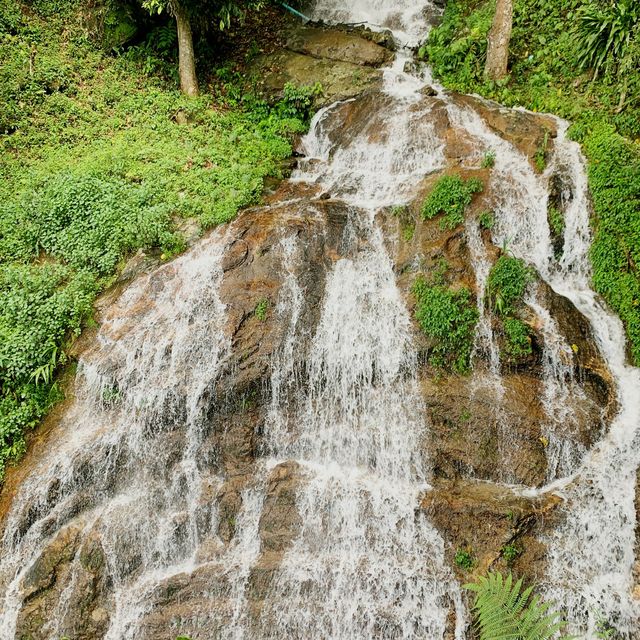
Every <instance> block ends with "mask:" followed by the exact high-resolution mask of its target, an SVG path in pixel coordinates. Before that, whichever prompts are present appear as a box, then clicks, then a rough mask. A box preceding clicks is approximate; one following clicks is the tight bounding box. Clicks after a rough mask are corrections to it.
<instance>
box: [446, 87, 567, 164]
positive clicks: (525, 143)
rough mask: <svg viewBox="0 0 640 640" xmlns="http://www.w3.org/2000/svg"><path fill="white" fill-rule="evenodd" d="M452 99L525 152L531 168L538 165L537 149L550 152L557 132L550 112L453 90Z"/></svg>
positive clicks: (546, 152)
mask: <svg viewBox="0 0 640 640" xmlns="http://www.w3.org/2000/svg"><path fill="white" fill-rule="evenodd" d="M454 100H455V101H456V102H457V103H458V104H462V105H468V106H469V107H471V108H472V109H474V110H475V111H477V112H478V113H479V114H480V115H481V116H482V119H483V120H484V121H485V122H486V124H487V125H488V126H489V127H490V128H491V129H493V130H494V131H495V132H496V133H498V134H499V135H501V136H502V137H503V138H505V139H506V140H509V142H511V143H512V144H514V145H515V146H516V147H517V148H518V149H519V150H520V151H521V152H522V153H523V154H524V155H525V156H527V157H528V158H529V160H530V162H531V164H532V166H534V168H537V167H536V164H535V162H534V158H535V156H536V153H538V152H540V151H541V150H542V152H543V153H544V154H545V156H547V155H549V154H550V153H551V151H552V149H553V139H554V138H555V137H556V136H557V124H556V121H555V120H554V119H553V118H552V117H551V116H545V115H540V114H534V113H529V112H526V111H519V110H516V109H507V108H505V107H503V106H501V105H499V104H497V103H495V102H491V101H490V100H485V99H483V98H479V97H477V96H467V95H461V94H455V95H454Z"/></svg>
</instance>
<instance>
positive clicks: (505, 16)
mask: <svg viewBox="0 0 640 640" xmlns="http://www.w3.org/2000/svg"><path fill="white" fill-rule="evenodd" d="M512 27H513V0H497V3H496V13H495V16H494V17H493V24H492V25H491V31H489V42H488V46H487V64H486V66H485V68H484V74H485V76H486V77H487V78H489V79H490V80H500V79H501V78H504V77H505V76H506V75H507V65H508V64H509V41H510V40H511V29H512Z"/></svg>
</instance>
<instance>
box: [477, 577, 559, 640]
mask: <svg viewBox="0 0 640 640" xmlns="http://www.w3.org/2000/svg"><path fill="white" fill-rule="evenodd" d="M465 588H466V589H469V590H470V591H473V592H474V593H475V594H476V598H475V602H474V605H473V611H474V615H475V619H476V627H477V629H478V631H479V634H480V640H498V639H499V638H512V639H513V640H550V639H551V638H553V637H555V636H556V634H557V633H558V632H559V631H561V630H562V629H563V628H564V626H565V624H566V623H565V622H564V621H563V620H562V618H561V614H560V613H559V612H556V611H552V610H551V605H550V604H549V603H543V602H542V601H541V599H540V597H539V596H537V595H533V587H528V588H527V589H525V590H524V591H522V579H520V580H518V581H517V582H516V583H515V584H514V583H513V578H512V576H511V574H509V575H508V576H507V578H506V579H505V578H503V577H502V574H500V573H489V575H488V576H487V577H481V578H479V580H478V582H475V583H471V584H466V585H465Z"/></svg>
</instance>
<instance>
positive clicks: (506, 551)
mask: <svg viewBox="0 0 640 640" xmlns="http://www.w3.org/2000/svg"><path fill="white" fill-rule="evenodd" d="M500 553H501V554H502V557H503V558H504V559H505V561H506V563H507V564H511V563H512V562H513V561H514V560H515V559H516V558H517V557H518V556H519V555H520V549H518V547H516V545H515V544H505V545H504V547H502V549H501V550H500Z"/></svg>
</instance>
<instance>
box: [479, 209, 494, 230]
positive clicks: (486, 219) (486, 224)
mask: <svg viewBox="0 0 640 640" xmlns="http://www.w3.org/2000/svg"><path fill="white" fill-rule="evenodd" d="M478 222H479V223H480V227H481V228H482V229H489V230H491V229H493V226H494V225H495V217H494V215H493V211H483V212H482V213H481V214H480V215H479V216H478Z"/></svg>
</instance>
